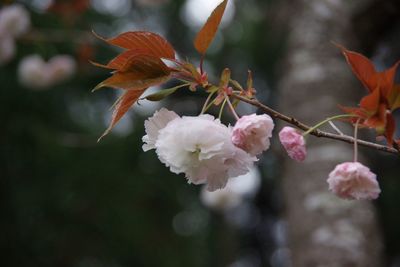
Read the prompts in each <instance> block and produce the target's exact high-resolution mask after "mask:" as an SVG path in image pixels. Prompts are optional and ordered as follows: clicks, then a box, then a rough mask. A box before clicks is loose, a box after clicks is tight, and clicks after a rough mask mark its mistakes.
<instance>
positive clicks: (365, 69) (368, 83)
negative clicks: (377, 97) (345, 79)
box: [337, 45, 378, 92]
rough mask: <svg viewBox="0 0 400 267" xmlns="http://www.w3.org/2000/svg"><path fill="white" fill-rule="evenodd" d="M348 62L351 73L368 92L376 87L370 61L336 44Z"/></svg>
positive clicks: (375, 79) (373, 70) (375, 78)
mask: <svg viewBox="0 0 400 267" xmlns="http://www.w3.org/2000/svg"><path fill="white" fill-rule="evenodd" d="M337 46H338V47H339V48H340V49H341V50H342V53H343V55H344V56H345V58H346V60H347V63H349V65H350V67H351V69H352V71H353V73H354V74H355V75H356V76H357V78H358V79H359V80H360V81H361V82H362V84H363V85H364V86H365V88H367V90H368V91H369V92H372V91H373V90H374V89H375V88H377V85H378V81H377V75H376V70H375V67H374V65H373V64H372V62H371V61H370V60H369V59H368V58H366V57H364V56H363V55H361V54H359V53H356V52H353V51H349V50H347V49H346V48H344V47H343V46H341V45H337Z"/></svg>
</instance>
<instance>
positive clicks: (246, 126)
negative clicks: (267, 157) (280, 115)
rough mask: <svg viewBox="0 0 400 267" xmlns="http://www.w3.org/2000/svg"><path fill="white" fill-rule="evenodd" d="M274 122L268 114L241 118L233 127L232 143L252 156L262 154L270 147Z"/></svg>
mask: <svg viewBox="0 0 400 267" xmlns="http://www.w3.org/2000/svg"><path fill="white" fill-rule="evenodd" d="M273 129H274V122H273V120H272V118H271V117H270V116H268V115H267V114H262V115H256V114H251V115H248V116H243V117H241V118H240V119H239V120H238V121H237V122H236V124H235V126H234V127H233V131H232V142H233V144H234V145H235V146H237V147H239V148H241V149H243V150H244V151H246V152H247V153H249V154H250V155H252V156H256V155H258V154H261V153H262V152H263V151H265V150H267V149H268V148H269V146H270V142H269V138H270V137H271V136H272V130H273Z"/></svg>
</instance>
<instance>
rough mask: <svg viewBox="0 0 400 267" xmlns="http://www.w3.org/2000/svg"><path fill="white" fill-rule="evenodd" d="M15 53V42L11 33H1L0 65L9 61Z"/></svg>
mask: <svg viewBox="0 0 400 267" xmlns="http://www.w3.org/2000/svg"><path fill="white" fill-rule="evenodd" d="M14 55H15V42H14V39H13V38H12V37H11V36H9V35H1V34H0V66H1V65H3V64H5V63H7V62H9V61H10V60H11V59H12V58H13V57H14Z"/></svg>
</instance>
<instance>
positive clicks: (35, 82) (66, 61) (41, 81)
mask: <svg viewBox="0 0 400 267" xmlns="http://www.w3.org/2000/svg"><path fill="white" fill-rule="evenodd" d="M75 70H76V63H75V60H74V59H73V58H72V57H71V56H68V55H58V56H55V57H53V58H51V59H50V60H49V62H47V63H46V62H45V61H44V60H43V58H42V57H41V56H39V55H30V56H27V57H25V58H24V59H22V60H21V62H20V63H19V66H18V78H19V81H20V82H21V84H23V85H25V86H26V87H28V88H33V89H45V88H48V87H50V86H53V85H55V84H58V83H60V82H62V81H64V80H66V79H68V78H69V77H71V76H72V74H73V73H74V72H75Z"/></svg>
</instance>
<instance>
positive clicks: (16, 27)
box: [0, 4, 31, 37]
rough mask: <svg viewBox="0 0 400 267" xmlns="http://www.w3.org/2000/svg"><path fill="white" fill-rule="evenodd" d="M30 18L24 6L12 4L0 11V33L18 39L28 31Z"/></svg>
mask: <svg viewBox="0 0 400 267" xmlns="http://www.w3.org/2000/svg"><path fill="white" fill-rule="evenodd" d="M30 25H31V21H30V16H29V13H28V11H27V10H26V9H25V7H24V6H22V5H19V4H12V5H9V6H6V7H3V8H2V9H1V10H0V32H6V33H7V34H8V35H10V36H12V37H19V36H21V35H22V34H24V33H26V32H27V31H28V30H29V27H30Z"/></svg>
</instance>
